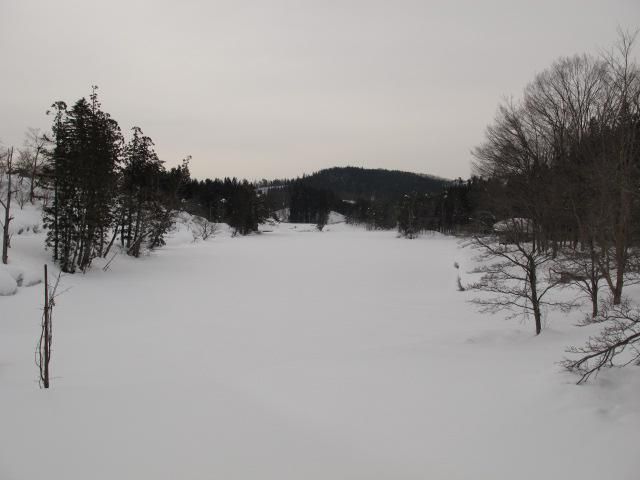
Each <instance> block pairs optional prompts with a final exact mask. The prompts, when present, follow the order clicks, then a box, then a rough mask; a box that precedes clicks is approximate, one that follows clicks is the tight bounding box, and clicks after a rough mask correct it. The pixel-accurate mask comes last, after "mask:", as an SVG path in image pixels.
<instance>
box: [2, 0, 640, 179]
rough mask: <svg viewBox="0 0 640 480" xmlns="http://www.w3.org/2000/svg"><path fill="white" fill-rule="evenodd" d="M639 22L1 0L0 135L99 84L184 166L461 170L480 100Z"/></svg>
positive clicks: (270, 172)
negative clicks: (183, 160) (186, 163)
mask: <svg viewBox="0 0 640 480" xmlns="http://www.w3.org/2000/svg"><path fill="white" fill-rule="evenodd" d="M618 25H620V26H622V27H623V28H631V29H635V28H637V27H638V26H640V1H638V0H575V1H569V0H566V1H565V0H554V1H547V0H543V1H529V2H525V1H517V0H511V1H507V0H505V1H480V0H478V1H464V2H463V1H461V2H456V1H429V0H423V1H410V0H394V1H391V0H385V1H380V0H362V1H356V0H335V1H334V0H314V1H311V0H309V1H284V0H262V1H242V0H229V1H217V0H206V1H205V0H202V1H199V0H181V1H177V0H176V1H170V2H169V1H160V0H156V1H136V0H108V1H107V0H103V1H100V2H94V1H90V0H77V1H69V0H55V1H53V0H40V1H32V0H0V61H1V62H2V67H1V68H0V72H1V77H0V78H1V80H0V85H1V86H2V88H1V91H0V140H1V141H2V142H3V144H4V145H11V144H15V145H16V146H18V145H20V144H21V143H22V139H23V132H24V131H25V129H26V128H27V127H28V126H34V127H41V128H43V129H45V128H48V127H49V125H50V119H49V118H48V117H46V116H45V111H46V110H47V108H48V107H49V106H50V105H51V103H52V102H53V101H55V100H65V101H66V102H67V103H73V102H74V101H76V100H77V99H78V98H80V97H82V96H88V95H89V93H90V86H91V85H92V84H97V85H99V87H100V90H99V93H100V97H101V101H102V104H103V108H104V110H105V111H107V112H109V113H110V114H111V115H112V116H113V117H114V118H115V119H116V120H117V121H118V122H119V124H120V127H121V128H122V130H123V131H124V132H125V133H126V134H127V135H128V133H129V129H130V128H131V127H132V126H134V125H137V126H140V127H141V128H142V129H143V130H144V132H145V133H146V134H147V135H149V136H150V137H151V138H153V140H154V141H155V143H156V150H157V152H158V153H159V155H160V157H161V158H162V159H164V160H166V162H167V165H170V166H171V165H175V164H177V163H178V161H179V160H180V159H181V158H182V157H184V156H186V155H188V154H190V155H192V156H193V160H192V164H191V167H192V168H191V170H192V174H193V175H194V176H197V177H200V178H201V177H205V176H209V177H221V176H238V177H247V178H249V179H259V178H263V177H266V178H275V177H284V176H287V177H290V176H297V175H301V174H302V173H304V172H307V173H310V172H312V171H315V170H318V169H321V168H324V167H329V166H334V165H357V166H366V167H382V168H393V169H401V170H409V171H415V172H423V173H431V174H435V175H440V176H444V177H450V178H452V177H457V176H462V177H466V176H468V175H469V171H470V168H469V164H470V154H469V151H470V149H471V148H472V147H473V146H474V145H476V144H477V143H479V142H480V141H481V140H482V136H483V132H484V128H485V126H486V125H487V123H489V122H490V121H491V119H492V118H493V116H494V113H495V110H496V106H497V104H498V102H499V101H500V99H501V98H503V97H504V96H507V95H514V96H519V94H520V92H521V91H522V88H523V87H524V86H525V85H526V83H527V82H528V81H530V80H531V79H532V77H533V76H534V75H535V73H536V72H539V71H540V70H543V69H544V68H546V67H547V66H548V65H550V63H551V62H552V61H553V60H554V59H555V58H557V57H559V56H562V55H571V54H573V53H578V52H585V51H587V52H597V51H598V49H603V48H607V47H608V46H610V45H611V44H612V42H613V41H614V40H615V38H616V27H617V26H618Z"/></svg>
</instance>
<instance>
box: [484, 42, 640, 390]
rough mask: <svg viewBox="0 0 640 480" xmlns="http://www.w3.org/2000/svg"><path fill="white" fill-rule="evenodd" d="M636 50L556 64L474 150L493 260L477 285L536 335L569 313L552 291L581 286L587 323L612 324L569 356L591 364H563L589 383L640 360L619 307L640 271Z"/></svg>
mask: <svg viewBox="0 0 640 480" xmlns="http://www.w3.org/2000/svg"><path fill="white" fill-rule="evenodd" d="M634 40H635V36H634V35H631V34H628V33H625V32H620V37H619V41H618V43H616V45H615V46H614V48H613V49H611V51H609V52H607V53H605V54H602V55H599V56H594V55H589V54H583V55H575V56H572V57H566V58H561V59H559V60H557V61H556V62H555V63H553V65H551V67H549V68H548V69H546V70H544V71H543V72H541V73H540V74H538V75H536V77H535V78H534V79H533V81H532V82H531V83H530V84H529V85H528V86H527V87H526V88H525V90H524V93H523V95H522V98H521V99H519V100H514V99H508V100H505V101H504V102H502V103H501V104H500V105H499V107H498V111H497V114H496V117H495V120H494V121H493V123H492V124H491V125H490V126H489V127H488V128H487V131H486V136H485V141H484V143H482V144H481V145H480V146H478V147H477V148H475V149H474V150H473V155H474V157H475V163H474V170H475V174H476V175H477V176H478V177H480V178H481V179H482V180H481V182H480V183H479V185H480V186H481V192H479V193H480V195H478V196H477V200H478V201H479V203H478V205H477V207H476V220H477V221H476V222H474V223H475V228H476V232H475V234H474V240H473V242H472V243H473V245H474V246H475V247H476V248H477V249H478V250H479V252H480V254H481V256H482V257H483V259H484V260H485V262H484V264H483V266H481V267H480V268H479V269H478V273H482V278H481V280H480V281H479V282H477V283H476V284H475V285H473V286H472V287H473V288H475V289H477V290H481V291H485V292H489V293H490V295H489V296H487V295H484V296H482V297H481V298H479V299H478V300H477V301H478V303H479V304H480V305H481V306H482V308H484V309H487V310H489V311H496V310H501V309H514V308H515V309H516V311H520V312H525V313H527V314H530V315H531V316H532V317H533V318H534V321H535V328H536V333H537V334H539V333H540V332H541V329H542V316H543V313H544V309H545V308H554V307H558V308H562V309H566V308H569V307H570V306H571V305H570V304H569V303H567V302H560V301H558V300H557V298H558V297H557V296H556V295H554V291H555V290H556V287H560V286H563V285H566V284H573V285H575V286H577V287H578V288H579V290H580V291H582V292H583V293H584V294H585V295H586V296H587V298H588V299H589V301H590V303H591V315H590V317H591V320H590V321H604V322H607V323H606V327H605V328H604V330H603V332H602V334H601V335H600V336H598V337H595V338H594V339H592V340H590V342H589V344H588V345H587V346H586V347H584V348H574V349H571V352H572V353H580V354H583V356H582V357H581V358H579V359H578V360H575V359H569V360H567V362H566V366H567V368H569V369H571V370H575V371H578V372H579V373H581V374H582V377H581V378H582V379H586V378H588V377H589V376H590V375H591V374H593V373H594V372H596V371H597V370H599V368H601V367H602V366H608V365H613V359H614V358H616V359H617V358H620V359H622V358H624V359H625V360H624V361H632V362H633V361H635V362H638V361H640V355H638V354H637V352H638V349H637V346H638V341H639V340H640V321H639V319H640V317H638V316H637V312H636V313H634V312H635V310H633V308H632V307H629V306H628V305H627V304H626V302H625V300H624V298H623V291H624V287H625V286H626V285H627V284H629V283H630V282H636V281H637V279H638V274H639V272H640V270H639V268H638V266H639V262H638V260H639V259H640V257H639V256H638V252H639V250H638V247H639V242H638V241H639V236H638V233H639V232H640V196H639V192H640V69H639V68H638V66H637V65H636V64H635V63H634V61H633V57H632V47H633V44H634ZM481 212H485V213H484V214H481ZM604 293H608V295H607V297H608V298H607V299H605V301H604V302H603V301H602V299H601V297H602V296H603V294H604ZM634 345H635V347H634ZM633 348H635V350H633ZM632 350H633V351H635V354H633V353H631V354H630V357H626V356H624V355H623V353H625V355H626V353H628V352H631V351H632Z"/></svg>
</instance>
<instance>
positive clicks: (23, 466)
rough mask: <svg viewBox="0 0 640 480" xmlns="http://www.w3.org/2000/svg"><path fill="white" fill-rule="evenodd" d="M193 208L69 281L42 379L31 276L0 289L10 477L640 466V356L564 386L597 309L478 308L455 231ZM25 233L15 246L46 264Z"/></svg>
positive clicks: (0, 404) (390, 474)
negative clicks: (542, 324) (245, 220)
mask: <svg viewBox="0 0 640 480" xmlns="http://www.w3.org/2000/svg"><path fill="white" fill-rule="evenodd" d="M185 222H186V223H185ZM185 222H182V223H181V226H180V227H179V228H178V230H177V231H176V232H175V233H174V235H173V238H172V239H171V240H170V241H169V242H168V246H167V247H165V248H164V249H161V250H159V251H157V252H154V253H153V254H151V255H150V256H146V257H143V258H140V259H131V258H126V257H124V256H117V257H116V259H115V260H114V261H113V262H112V265H111V267H110V269H109V271H108V272H103V271H102V270H101V269H100V268H99V267H100V265H99V263H98V264H96V268H94V269H93V270H92V271H90V272H89V273H88V274H87V275H84V276H82V275H74V276H67V277H64V278H63V280H62V286H61V288H62V289H68V290H67V291H66V292H65V293H64V294H63V295H62V296H61V297H59V300H58V304H57V306H56V309H55V312H54V352H53V359H52V371H53V380H52V385H53V388H51V389H50V390H49V391H41V390H38V388H37V383H36V379H37V371H36V368H35V366H34V364H33V351H34V348H35V343H36V341H37V335H38V333H39V330H38V325H39V321H40V313H39V310H38V309H39V307H40V305H41V300H40V296H41V289H40V288H39V287H37V286H36V287H33V288H21V289H19V290H18V293H17V294H16V295H14V296H11V297H2V298H0V309H1V310H0V311H2V315H1V317H2V319H1V320H0V385H1V386H2V387H1V395H0V425H2V426H3V427H2V430H1V432H2V433H0V478H2V479H3V480H4V479H7V480H22V479H32V478H37V477H38V476H41V475H45V474H46V475H47V477H48V478H51V479H64V480H73V479H86V478H92V479H116V478H117V479H119V480H122V479H146V478H149V479H151V478H153V479H175V478H181V479H210V478H220V479H261V480H262V479H300V478H304V479H328V478H331V479H425V478H430V479H431V478H433V479H496V480H498V479H516V478H517V479H539V478H549V479H555V478H558V479H563V478H580V479H601V478H616V479H629V480H632V479H636V478H638V475H637V472H638V471H639V469H640V458H639V457H638V455H637V448H636V447H635V443H636V438H637V432H638V431H639V428H640V405H638V401H637V399H638V396H639V393H640V379H639V378H638V375H637V369H635V368H633V367H630V368H629V369H627V370H620V371H614V372H606V374H604V375H602V376H600V377H599V378H598V379H597V380H596V382H594V383H592V384H589V385H586V386H581V387H578V386H575V385H574V384H573V383H572V382H574V381H575V378H574V377H572V376H570V375H568V374H565V373H563V372H562V371H561V370H560V367H559V366H558V365H557V363H556V362H558V361H559V360H560V359H561V358H562V356H563V350H564V348H565V347H566V346H567V345H570V344H579V343H582V342H583V341H584V340H585V339H586V337H587V336H588V335H589V333H590V332H591V333H592V332H595V331H596V329H597V327H588V328H586V327H585V328H577V327H575V326H574V324H575V323H576V321H577V319H578V318H579V317H580V315H581V314H580V313H579V312H574V313H573V314H571V315H569V316H565V315H562V314H559V313H554V312H550V313H549V316H548V319H547V328H546V329H545V330H544V331H543V333H542V335H541V336H540V337H535V336H534V335H533V327H532V326H531V325H530V324H522V323H520V322H518V321H517V320H511V321H505V320H504V319H503V317H502V316H484V315H479V314H478V313H477V312H476V311H475V308H474V306H473V305H471V304H469V303H468V302H467V300H469V299H470V298H472V297H473V295H474V294H473V293H470V292H458V291H457V290H456V274H457V270H456V269H454V268H453V263H454V261H457V262H458V263H459V264H460V273H461V274H462V281H463V282H467V281H470V278H468V275H466V274H465V272H467V271H468V270H469V269H470V267H471V263H472V262H471V256H472V255H473V252H470V251H468V250H461V249H460V248H459V245H458V242H457V241H456V240H455V239H452V238H449V237H444V236H440V235H425V236H423V237H421V238H419V239H417V240H403V239H398V238H396V234H395V232H368V231H365V230H363V229H357V228H352V227H350V226H347V225H342V224H338V225H330V226H328V227H327V228H325V231H323V232H315V233H312V232H310V231H306V230H307V228H306V227H307V226H295V225H290V224H280V225H275V226H269V230H272V231H271V232H269V233H265V234H263V235H255V236H249V237H236V238H231V236H230V232H229V231H228V230H225V229H223V228H221V229H220V231H219V232H218V234H217V235H216V236H215V237H214V238H212V239H209V240H208V241H206V242H204V241H198V242H195V243H194V242H193V240H192V237H191V236H190V235H189V234H188V229H187V227H186V226H185V225H186V224H188V218H186V219H185ZM294 227H295V228H294ZM28 240H29V241H27V239H25V241H22V242H18V240H15V243H14V248H13V249H12V254H13V258H14V259H15V262H16V263H19V264H20V265H22V264H25V263H27V259H29V261H30V262H32V263H34V264H35V263H37V262H42V261H45V260H46V259H47V254H46V253H45V252H42V251H41V247H40V250H38V247H37V242H35V240H37V241H38V242H40V243H39V244H40V245H42V237H41V236H40V237H39V238H38V235H35V236H33V238H32V237H29V238H28ZM31 240H34V242H33V243H30V241H31ZM37 444H39V445H46V448H44V449H41V450H38V449H37Z"/></svg>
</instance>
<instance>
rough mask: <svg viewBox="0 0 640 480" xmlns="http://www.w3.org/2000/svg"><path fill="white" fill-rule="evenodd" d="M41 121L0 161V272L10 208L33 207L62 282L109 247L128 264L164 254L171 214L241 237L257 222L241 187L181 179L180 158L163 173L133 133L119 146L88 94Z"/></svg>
mask: <svg viewBox="0 0 640 480" xmlns="http://www.w3.org/2000/svg"><path fill="white" fill-rule="evenodd" d="M47 114H48V115H50V116H51V117H52V127H51V132H50V133H48V134H42V133H41V132H40V131H39V130H36V129H29V130H28V132H27V135H26V140H25V144H24V147H23V148H22V149H20V150H18V151H17V152H15V153H16V154H14V149H8V150H7V151H6V152H3V153H2V154H1V155H0V160H1V162H0V166H1V167H2V172H1V173H3V174H4V177H5V179H6V181H5V182H3V186H2V187H3V188H2V190H3V191H2V192H0V193H1V196H2V198H1V199H0V202H1V205H2V206H3V207H4V214H5V215H3V219H2V227H3V229H2V247H3V248H2V252H3V255H2V259H3V262H4V263H7V256H8V248H9V247H10V239H11V236H10V234H9V223H10V221H11V220H12V218H13V217H12V216H11V214H10V212H11V201H12V199H13V200H14V201H15V200H17V201H18V203H19V204H20V206H23V205H24V203H26V202H31V203H34V202H35V200H36V199H38V198H39V199H40V200H41V201H42V204H43V223H44V226H45V227H46V228H47V236H46V246H47V248H48V249H49V250H50V251H51V254H52V257H53V260H54V261H55V262H56V263H57V264H58V265H59V267H60V269H61V270H62V271H63V272H65V273H73V272H76V271H82V272H84V271H86V270H87V269H88V268H89V267H90V266H91V264H92V261H93V260H94V259H95V258H98V257H107V255H108V254H109V252H110V251H112V248H113V247H114V245H116V246H118V247H119V251H122V252H124V253H126V254H127V255H131V256H134V257H138V256H140V254H141V252H143V251H144V250H152V249H155V248H157V247H159V246H161V245H164V243H165V237H166V235H167V233H168V232H169V231H170V230H171V229H172V228H173V226H174V224H175V218H176V213H177V212H178V211H180V210H185V211H188V212H189V213H193V214H195V215H201V216H202V217H204V218H206V219H207V220H208V221H209V222H226V223H228V224H229V225H230V226H231V227H232V228H233V229H234V232H236V233H238V234H241V235H247V234H249V233H252V232H256V231H257V230H258V224H259V223H261V222H263V221H264V220H265V218H266V215H267V214H266V210H265V206H264V201H263V198H262V196H261V195H260V194H259V192H258V191H257V190H256V188H255V187H254V186H253V185H252V184H250V183H249V182H247V181H246V180H244V181H239V180H237V179H235V178H234V179H228V178H226V179H224V180H210V179H206V180H203V181H200V180H197V179H194V178H191V174H190V171H189V161H190V157H187V158H185V159H184V160H183V161H182V164H181V165H179V166H177V167H173V168H170V169H167V168H166V167H165V166H164V162H163V161H162V160H160V159H159V157H158V155H157V154H156V152H155V150H154V143H153V140H152V139H151V138H150V137H149V136H147V135H145V134H144V132H143V130H142V129H141V128H140V127H137V126H134V127H133V128H132V129H131V133H130V135H129V139H128V140H127V139H125V135H124V134H123V133H122V131H121V129H120V126H119V125H118V123H117V121H116V120H114V119H113V118H112V117H111V116H110V115H109V114H108V113H107V112H105V111H104V110H103V109H102V105H101V103H100V101H99V99H98V93H97V87H95V86H94V87H92V92H91V95H90V96H89V98H88V99H87V98H81V99H79V100H78V101H76V102H75V103H74V104H73V105H70V106H69V105H67V104H66V103H65V102H63V101H57V102H55V103H54V104H53V105H52V106H51V108H50V110H49V111H48V112H47ZM25 181H26V182H27V185H28V188H26V189H25V188H24V187H23V186H22V183H23V182H25ZM5 189H6V192H5V191H4V190H5Z"/></svg>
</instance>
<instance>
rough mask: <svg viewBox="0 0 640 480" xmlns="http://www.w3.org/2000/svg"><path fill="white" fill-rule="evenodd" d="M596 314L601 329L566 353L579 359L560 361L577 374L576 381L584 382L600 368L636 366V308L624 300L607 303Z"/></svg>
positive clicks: (639, 353)
mask: <svg viewBox="0 0 640 480" xmlns="http://www.w3.org/2000/svg"><path fill="white" fill-rule="evenodd" d="M600 317H601V319H602V321H603V322H604V323H605V327H604V329H603V330H602V331H601V332H600V333H599V334H598V335H596V336H593V337H590V338H589V340H588V341H587V342H586V344H585V345H584V346H582V347H569V348H568V349H567V353H569V354H571V355H574V356H575V355H577V356H578V357H579V358H577V359H575V358H573V359H571V358H567V359H565V360H564V361H563V362H562V364H563V366H564V367H565V368H566V369H567V370H569V371H570V372H574V373H577V374H579V375H580V379H579V380H578V383H583V382H586V381H587V380H588V379H589V378H590V377H591V376H592V375H597V373H598V372H599V371H600V370H601V369H603V368H611V367H622V366H625V365H630V364H636V365H640V310H639V309H638V307H634V306H632V305H631V304H630V303H629V302H628V301H624V300H623V301H622V302H620V303H619V304H615V305H614V304H612V303H607V304H605V305H604V306H603V308H602V310H601V312H600Z"/></svg>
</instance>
